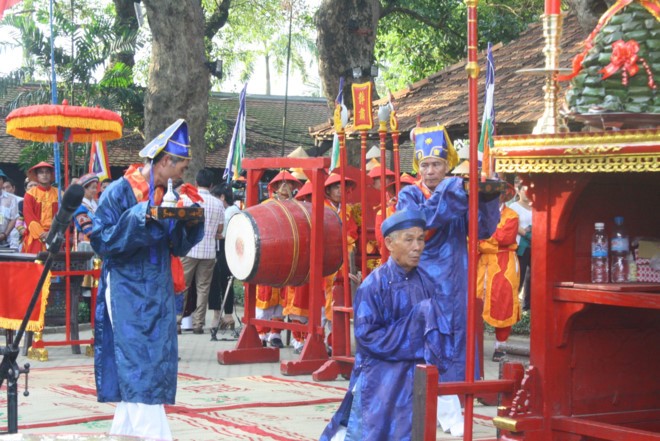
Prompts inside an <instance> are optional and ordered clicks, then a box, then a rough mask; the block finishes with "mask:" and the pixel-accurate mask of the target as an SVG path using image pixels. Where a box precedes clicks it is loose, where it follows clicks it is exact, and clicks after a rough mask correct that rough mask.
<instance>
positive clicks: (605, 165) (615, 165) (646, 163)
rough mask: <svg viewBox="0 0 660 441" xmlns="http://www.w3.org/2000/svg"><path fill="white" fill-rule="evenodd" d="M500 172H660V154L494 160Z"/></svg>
mask: <svg viewBox="0 0 660 441" xmlns="http://www.w3.org/2000/svg"><path fill="white" fill-rule="evenodd" d="M495 171H497V172H498V173H619V172H659V171H660V154H629V155H616V156H614V155H612V156H569V157H538V158H530V157H526V158H512V157H505V158H502V157H499V158H497V160H496V161H495Z"/></svg>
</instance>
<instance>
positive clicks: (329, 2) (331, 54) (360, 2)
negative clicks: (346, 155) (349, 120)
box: [315, 0, 380, 109]
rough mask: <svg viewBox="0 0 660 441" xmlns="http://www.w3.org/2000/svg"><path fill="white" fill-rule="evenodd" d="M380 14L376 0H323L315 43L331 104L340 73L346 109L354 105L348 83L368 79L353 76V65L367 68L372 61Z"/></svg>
mask: <svg viewBox="0 0 660 441" xmlns="http://www.w3.org/2000/svg"><path fill="white" fill-rule="evenodd" d="M379 17H380V3H379V1H378V0H322V2H321V6H320V7H319V10H318V12H317V13H316V16H315V22H316V29H317V32H318V36H317V39H316V45H317V47H318V50H319V76H320V77H321V84H322V86H323V93H324V95H325V97H326V99H327V100H328V105H329V106H330V108H333V107H334V100H335V98H336V97H337V93H338V88H339V77H341V76H343V77H344V79H345V82H344V103H345V104H346V107H348V108H349V109H350V108H352V106H353V100H352V97H351V88H350V85H351V84H352V83H353V82H366V81H368V80H369V79H370V78H369V77H362V78H359V79H353V75H352V69H353V67H363V68H366V69H368V67H369V66H371V65H372V64H373V63H374V46H375V44H376V31H377V28H378V19H379ZM374 92H375V90H374Z"/></svg>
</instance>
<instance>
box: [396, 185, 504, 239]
mask: <svg viewBox="0 0 660 441" xmlns="http://www.w3.org/2000/svg"><path fill="white" fill-rule="evenodd" d="M405 209H408V210H420V211H422V213H424V216H425V217H426V228H427V229H431V228H439V227H442V226H443V225H446V224H448V223H450V222H453V221H455V220H459V219H464V220H465V222H466V223H467V213H468V195H467V193H466V192H465V188H464V187H463V179H461V178H457V177H451V178H445V179H443V180H442V182H440V184H439V185H438V186H437V187H436V189H435V191H434V192H433V194H432V195H431V197H430V198H428V199H426V198H425V197H424V195H423V194H422V192H421V191H420V190H419V189H418V188H417V187H415V186H413V185H410V186H408V187H406V188H404V189H403V190H401V192H400V193H399V201H398V203H397V210H405ZM499 220H500V215H499V201H498V200H497V199H496V200H494V201H490V202H482V201H479V220H478V225H479V238H480V239H487V238H489V237H490V236H492V235H493V233H494V232H495V228H496V227H497V223H498V222H499Z"/></svg>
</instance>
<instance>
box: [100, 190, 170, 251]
mask: <svg viewBox="0 0 660 441" xmlns="http://www.w3.org/2000/svg"><path fill="white" fill-rule="evenodd" d="M125 186H126V187H128V190H126V189H125V188H124V186H123V185H115V186H113V187H112V189H110V188H108V189H107V190H106V192H108V193H110V194H106V195H104V196H105V197H104V198H103V200H102V201H101V204H100V205H99V207H98V209H97V210H96V213H95V216H94V227H93V229H92V233H91V234H90V243H91V245H92V248H94V251H96V253H97V254H98V255H99V256H101V257H108V256H117V255H121V254H126V255H130V254H132V253H134V252H135V251H136V250H138V249H140V248H144V247H149V246H152V245H156V244H158V243H159V242H162V241H163V239H164V238H165V236H166V234H167V232H166V229H165V228H164V226H163V225H161V224H160V223H159V222H152V221H149V222H147V216H146V215H147V210H148V208H149V204H148V202H139V203H136V201H135V196H133V194H132V192H130V187H129V186H128V183H125ZM122 190H125V191H122ZM131 198H132V200H130V199H131Z"/></svg>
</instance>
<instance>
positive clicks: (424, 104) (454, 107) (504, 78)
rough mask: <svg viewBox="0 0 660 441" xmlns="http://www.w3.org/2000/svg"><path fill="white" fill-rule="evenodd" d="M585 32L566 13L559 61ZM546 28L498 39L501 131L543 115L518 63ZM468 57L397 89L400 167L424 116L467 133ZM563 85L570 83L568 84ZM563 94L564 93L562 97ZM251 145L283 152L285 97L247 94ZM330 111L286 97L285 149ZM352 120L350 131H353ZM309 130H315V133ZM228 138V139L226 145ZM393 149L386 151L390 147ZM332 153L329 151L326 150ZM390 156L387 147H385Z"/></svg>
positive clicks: (373, 139)
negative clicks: (504, 42)
mask: <svg viewBox="0 0 660 441" xmlns="http://www.w3.org/2000/svg"><path fill="white" fill-rule="evenodd" d="M585 37H586V34H585V32H584V31H583V30H582V29H581V28H580V26H579V24H578V22H577V18H576V17H575V15H573V14H571V15H568V16H566V17H565V20H564V26H563V33H562V54H561V62H560V65H561V66H562V67H570V66H571V60H572V58H573V56H574V55H575V54H577V53H578V52H580V51H581V49H582V41H583V40H584V38H585ZM544 44H545V42H544V40H543V27H542V25H541V23H536V24H533V25H530V26H529V28H528V29H527V30H526V31H525V32H523V33H522V34H521V35H520V38H519V39H518V40H515V41H513V42H511V43H509V44H507V45H501V44H497V45H495V46H494V48H493V57H494V59H495V67H496V83H495V110H496V119H497V132H498V134H513V133H531V130H532V128H533V126H534V125H535V124H536V121H537V120H538V119H539V118H540V117H541V115H542V114H543V106H544V103H543V84H544V78H543V77H542V76H538V75H524V74H519V73H516V71H518V70H520V69H533V68H542V67H543V66H544V56H543V53H542V49H543V46H544ZM484 59H485V54H484V53H481V54H480V56H479V62H480V68H481V71H482V72H485V65H484ZM465 64H466V62H465V61H461V62H459V63H457V64H455V65H453V66H451V67H449V68H447V69H444V70H442V71H440V72H438V73H436V74H434V75H431V76H430V77H428V78H425V79H423V80H420V81H418V82H416V83H415V84H412V85H410V87H408V88H406V89H404V90H400V91H398V92H395V93H394V97H395V107H396V109H397V115H398V117H399V126H400V130H401V148H400V154H401V170H402V171H410V169H411V163H412V147H411V145H410V142H408V139H409V138H408V136H409V131H410V129H412V128H413V127H415V125H416V119H417V116H418V115H419V116H420V120H421V125H422V126H430V125H433V124H443V125H445V126H446V127H447V129H448V131H449V134H450V136H451V138H452V139H454V140H457V139H465V138H467V131H468V124H467V121H468V95H467V75H466V72H465ZM484 78H485V75H480V79H479V106H480V114H481V107H482V106H483V89H484ZM564 85H565V83H564ZM560 99H561V101H563V93H562V94H561V97H560ZM211 101H213V102H216V103H218V104H219V105H220V107H221V109H222V113H223V114H224V115H226V116H225V123H226V124H227V127H228V130H230V131H231V130H232V129H233V127H234V124H235V118H236V113H237V109H238V95H236V94H225V93H218V94H215V93H214V94H212V96H211ZM385 101H386V100H384V99H383V100H380V101H376V102H374V121H376V125H375V127H374V130H373V133H371V134H370V136H369V138H370V140H369V145H372V144H377V143H378V142H377V138H378V136H377V133H376V130H377V128H378V126H377V115H375V113H376V111H377V109H378V105H379V104H384V103H385ZM246 106H247V125H246V126H247V148H246V157H250V158H253V157H259V156H279V155H280V152H281V140H282V118H283V114H284V97H273V96H256V95H254V96H250V95H248V96H247V103H246ZM330 117H331V112H330V110H329V109H328V107H327V104H326V101H325V99H323V98H307V97H289V98H288V104H287V133H286V141H285V149H284V150H285V155H286V154H288V153H290V152H291V151H293V150H294V149H295V148H297V147H298V146H303V147H304V148H305V149H307V150H308V151H309V153H310V156H312V155H313V153H314V150H313V149H312V147H313V146H314V145H315V144H317V145H320V144H321V143H323V144H325V145H326V146H327V145H328V144H329V142H330V140H331V139H332V135H333V129H332V126H331V123H330ZM4 124H5V123H4V118H2V121H0V158H1V159H0V162H16V161H17V159H18V153H19V150H20V146H21V145H22V144H21V143H22V141H18V140H16V139H14V138H12V137H11V136H8V135H6V134H5V127H4ZM351 132H352V130H351V127H350V126H349V127H347V134H348V135H349V137H350V135H351ZM310 134H311V136H310ZM228 143H229V141H227V144H228ZM143 145H144V140H143V139H142V137H141V135H140V134H139V133H130V132H126V133H125V134H124V138H122V139H121V140H118V141H113V142H110V143H108V146H109V157H110V161H111V165H113V166H126V165H129V164H131V163H133V162H135V161H136V160H137V159H138V157H137V153H138V152H139V151H140V149H141V148H142V146H143ZM227 151H228V147H227V145H224V146H221V147H220V148H217V149H215V150H212V151H211V152H209V153H207V160H206V164H207V166H208V167H213V168H224V165H225V162H226V157H227ZM388 153H389V152H388ZM326 154H327V152H326ZM388 156H389V154H388Z"/></svg>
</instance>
